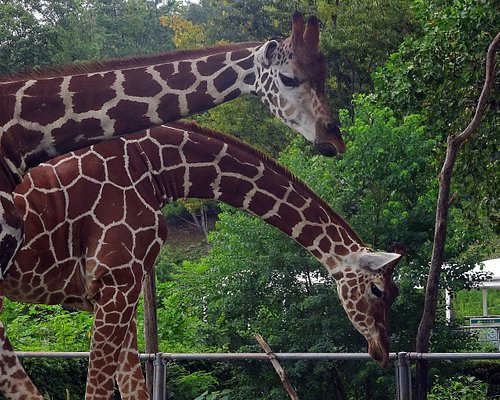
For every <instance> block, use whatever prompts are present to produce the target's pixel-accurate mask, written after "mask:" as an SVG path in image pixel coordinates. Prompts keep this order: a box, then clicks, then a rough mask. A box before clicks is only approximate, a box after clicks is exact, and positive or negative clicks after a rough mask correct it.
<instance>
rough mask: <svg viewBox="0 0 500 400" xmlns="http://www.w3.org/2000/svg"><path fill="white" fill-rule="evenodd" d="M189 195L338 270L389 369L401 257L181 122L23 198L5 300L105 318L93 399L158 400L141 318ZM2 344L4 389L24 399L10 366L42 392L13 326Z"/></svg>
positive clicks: (285, 180) (2, 291)
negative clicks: (151, 391)
mask: <svg viewBox="0 0 500 400" xmlns="http://www.w3.org/2000/svg"><path fill="white" fill-rule="evenodd" d="M178 198H201V199H214V200H218V201H221V202H224V203H227V204H229V205H232V206H234V207H237V208H239V209H242V210H244V211H246V212H249V213H251V214H253V215H256V216H257V217H259V218H261V219H262V220H263V221H265V222H266V223H269V224H271V225H273V226H275V227H276V228H278V229H279V230H281V231H282V232H284V233H285V234H286V235H289V236H290V237H292V238H293V239H295V240H296V241H297V242H298V243H299V244H300V245H302V246H303V247H304V248H306V249H307V250H308V251H309V252H310V253H311V254H312V255H313V256H314V257H316V258H317V259H318V260H319V261H320V263H321V264H322V265H323V266H324V267H326V269H327V270H328V271H329V273H330V275H331V276H332V277H333V278H334V280H335V281H336V283H337V292H338V296H339V298H340V301H341V303H342V305H343V307H344V309H345V311H346V313H347V315H348V317H349V319H350V320H351V321H352V323H353V325H354V327H355V328H356V329H357V330H358V331H359V332H360V333H361V334H362V335H363V336H364V337H365V338H366V340H367V342H368V350H369V353H370V354H371V355H372V357H373V358H374V359H375V360H376V361H377V362H378V363H379V364H380V365H381V366H384V367H385V366H386V365H387V363H388V351H389V350H388V349H389V341H388V332H387V329H388V311H389V308H390V306H391V304H392V303H393V301H394V299H395V297H396V296H397V294H398V289H397V287H396V285H395V284H394V282H393V280H392V271H393V268H394V266H395V264H396V262H397V260H398V258H399V257H400V255H399V254H395V253H384V252H374V251H372V250H371V249H370V248H368V247H366V246H365V245H364V244H363V242H362V240H361V239H360V237H359V236H358V235H357V234H356V232H355V231H354V230H353V229H352V228H351V227H350V226H349V225H348V224H347V222H346V221H345V220H344V219H342V218H341V217H340V216H339V215H338V214H337V213H335V212H334V211H333V210H332V209H331V207H330V206H328V204H327V203H326V202H324V201H323V200H322V199H321V198H319V197H318V196H317V195H316V194H314V192H313V191H311V190H310V189H309V188H308V187H307V186H306V185H305V184H304V183H302V182H301V181H299V180H298V179H297V178H295V177H294V176H293V175H292V174H291V173H290V172H289V171H288V170H286V169H285V168H283V167H282V166H280V165H279V164H278V163H277V162H275V161H273V160H272V159H270V158H268V157H266V156H265V155H263V154H262V153H260V152H259V151H257V150H254V149H253V148H251V147H250V146H248V145H246V144H244V143H243V142H241V141H239V140H238V139H235V138H233V137H228V136H227V135H223V134H220V133H217V132H214V131H211V130H207V129H203V128H200V127H198V126H196V125H194V124H187V123H184V122H178V123H175V124H171V125H170V126H160V127H156V128H151V129H150V130H146V131H142V132H139V133H136V134H133V135H129V136H126V137H121V138H116V139H114V140H112V141H109V142H105V143H99V144H96V145H94V146H92V147H90V148H88V149H81V150H78V151H75V152H72V153H69V154H67V155H63V156H60V157H57V158H55V159H53V160H50V162H49V163H44V164H41V165H40V166H38V167H36V168H33V169H32V170H31V171H30V172H29V173H28V174H26V176H25V178H24V180H23V181H22V182H21V184H20V185H18V186H17V188H16V191H15V193H14V200H15V204H16V206H17V207H18V209H19V211H20V213H21V215H22V216H23V219H24V221H25V222H26V233H25V241H24V244H23V246H22V248H21V249H20V251H19V252H18V253H17V255H16V257H15V261H14V264H13V267H12V268H11V271H10V272H9V274H8V275H6V277H5V278H4V279H3V281H1V282H0V298H1V299H3V297H7V298H9V299H12V300H14V301H22V302H29V303H44V304H67V305H70V306H72V307H76V308H79V309H82V310H87V311H90V312H93V313H94V314H95V319H94V327H93V336H92V345H91V355H90V361H89V371H88V381H87V389H86V398H87V399H109V398H110V396H111V394H112V391H113V387H114V380H113V376H114V377H115V378H116V380H117V382H118V385H119V387H120V390H121V393H122V397H123V398H126V399H137V398H141V399H142V398H147V393H146V390H145V388H144V384H143V378H142V375H141V371H140V367H139V360H138V355H137V341H136V329H135V328H136V320H135V318H136V316H135V311H136V306H137V302H138V298H139V294H140V291H141V286H142V280H143V278H144V276H145V274H146V273H147V272H148V271H150V270H151V268H153V264H154V261H155V258H156V256H157V254H158V252H159V250H160V246H161V244H162V242H163V241H164V239H165V238H166V233H167V230H166V226H165V222H164V219H163V217H162V214H161V211H160V209H161V207H162V206H164V205H165V204H167V203H169V202H171V201H174V200H176V199H178ZM0 340H3V342H2V341H0V343H2V345H1V346H0V350H1V353H0V361H2V360H3V362H2V363H1V364H0V373H1V375H0V389H3V390H4V391H6V392H8V391H10V392H11V395H12V390H13V389H12V387H11V386H12V384H13V379H11V378H9V379H7V380H6V379H5V376H6V374H7V373H9V372H8V370H10V371H11V373H10V376H11V377H13V376H17V377H19V382H17V381H16V382H15V383H16V387H17V388H21V387H23V388H26V389H25V390H26V391H28V390H36V389H34V386H32V384H31V383H30V381H29V378H27V377H26V374H25V373H24V372H23V370H22V369H21V367H20V364H19V363H18V361H17V359H16V358H15V355H14V353H13V350H12V347H11V346H10V344H9V342H8V339H7V337H6V335H5V332H4V329H3V327H2V326H0ZM12 371H14V372H15V373H13V372H12ZM2 377H3V380H2ZM21 380H22V381H21ZM131 382H132V383H131ZM9 385H10V386H9ZM33 393H35V394H32V397H33V398H37V397H36V396H38V394H36V393H37V392H33ZM12 398H19V396H18V397H16V396H15V395H14V396H13V397H12Z"/></svg>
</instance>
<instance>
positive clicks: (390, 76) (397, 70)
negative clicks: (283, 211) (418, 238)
mask: <svg viewBox="0 0 500 400" xmlns="http://www.w3.org/2000/svg"><path fill="white" fill-rule="evenodd" d="M413 10H414V13H415V16H416V18H417V21H418V22H419V24H420V26H421V31H419V32H418V33H417V34H415V35H413V36H410V37H408V38H407V40H406V41H405V42H404V43H403V44H402V45H401V46H400V47H399V49H398V51H397V52H396V53H395V54H393V55H392V56H391V57H390V59H389V61H388V62H387V63H386V64H385V66H384V67H382V68H380V69H379V70H378V71H377V73H376V75H375V93H376V95H377V96H378V98H379V99H380V100H381V101H382V102H383V103H384V104H387V105H389V106H391V108H393V109H394V110H397V111H398V113H399V114H400V115H406V114H408V113H419V114H422V115H423V116H425V117H426V120H427V121H428V126H429V130H430V131H432V132H434V136H435V140H437V141H438V142H439V143H440V148H441V149H440V151H439V152H438V153H436V158H437V159H438V160H442V158H443V154H444V146H445V143H446V140H445V138H446V136H447V135H448V134H449V132H458V131H460V130H461V129H462V127H463V126H466V125H467V124H468V122H469V121H470V120H471V118H472V113H473V110H474V105H475V102H476V99H477V98H478V97H479V93H480V91H481V87H482V82H483V76H482V71H483V65H484V60H485V53H486V49H487V47H488V44H489V43H490V41H491V40H492V38H493V37H494V36H495V35H496V33H497V29H498V26H500V5H499V4H498V2H496V1H493V0H480V1H471V0H467V1H460V2H442V1H437V0H436V1H430V2H423V1H422V2H421V1H418V2H416V3H415V6H414V7H413ZM499 88H500V77H496V78H495V80H494V83H493V90H492V95H491V97H490V100H489V107H491V108H492V109H493V110H497V109H498V104H500V90H499ZM499 125H500V114H499V113H498V112H491V113H488V114H487V115H485V117H484V118H483V121H482V123H481V126H480V127H479V129H478V131H477V133H476V135H477V140H474V141H470V142H468V143H467V144H466V145H465V148H464V152H463V154H462V156H461V157H460V159H459V160H458V163H457V166H456V170H455V171H456V176H455V183H454V184H453V186H452V189H451V190H452V193H456V195H454V196H453V199H454V201H453V207H452V208H451V209H450V224H451V226H450V229H449V232H450V234H453V236H452V237H450V238H449V242H448V243H449V244H452V243H453V244H455V245H456V246H455V247H454V248H450V247H449V246H448V247H447V248H446V254H445V258H446V259H447V260H448V261H450V262H451V261H458V260H460V261H462V262H464V261H465V262H468V263H474V262H477V261H479V260H481V258H477V257H478V256H481V257H483V258H482V259H484V258H486V257H488V256H489V255H492V253H494V251H495V246H494V243H496V242H497V240H498V239H497V238H498V235H499V233H500V231H499V226H500V223H499V221H500V220H499V218H500V217H499V215H500V211H499V208H498V193H499V192H500V174H499V173H498V171H499V166H500V160H499V159H498V157H497V154H498V135H497V132H498V126H499ZM437 173H438V171H437V170H436V174H437ZM458 188H460V189H458ZM455 221H456V224H455ZM455 238H456V239H455ZM450 250H453V251H450ZM471 256H476V257H475V258H474V257H471Z"/></svg>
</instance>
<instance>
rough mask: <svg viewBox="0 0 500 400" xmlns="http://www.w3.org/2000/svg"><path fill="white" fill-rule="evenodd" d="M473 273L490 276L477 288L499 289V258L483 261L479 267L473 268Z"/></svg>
mask: <svg viewBox="0 0 500 400" xmlns="http://www.w3.org/2000/svg"><path fill="white" fill-rule="evenodd" d="M473 271H474V272H480V271H483V272H487V273H488V274H489V275H491V277H490V278H488V279H487V280H485V281H484V282H480V283H479V284H478V287H479V288H484V289H488V288H496V289H500V258H495V259H492V260H486V261H483V262H482V263H481V264H480V265H476V266H475V267H474V268H473Z"/></svg>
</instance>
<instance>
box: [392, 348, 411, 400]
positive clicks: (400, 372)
mask: <svg viewBox="0 0 500 400" xmlns="http://www.w3.org/2000/svg"><path fill="white" fill-rule="evenodd" d="M396 390H397V400H412V396H411V369H410V360H409V359H408V353H406V352H400V353H398V355H397V359H396Z"/></svg>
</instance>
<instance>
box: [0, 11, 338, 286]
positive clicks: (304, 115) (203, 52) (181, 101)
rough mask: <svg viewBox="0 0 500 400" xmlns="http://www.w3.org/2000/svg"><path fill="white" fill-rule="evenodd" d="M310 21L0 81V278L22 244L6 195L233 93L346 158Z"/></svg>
mask: <svg viewBox="0 0 500 400" xmlns="http://www.w3.org/2000/svg"><path fill="white" fill-rule="evenodd" d="M318 41H319V23H318V20H317V19H316V18H315V17H311V18H310V19H309V21H308V23H307V26H306V25H305V24H304V21H303V18H302V16H301V15H300V14H294V17H293V24H292V34H291V36H290V37H288V38H287V39H285V40H282V41H278V40H270V41H267V42H265V43H238V44H232V45H227V46H218V47H211V48H206V49H198V50H189V51H177V52H172V53H166V54H161V55H157V56H150V57H139V58H132V59H121V60H112V61H104V62H97V63H90V64H84V65H81V66H73V67H66V68H59V69H53V70H46V71H41V72H33V73H31V74H28V75H25V76H18V77H7V78H4V79H3V80H1V81H0V105H1V107H0V166H1V168H0V279H1V276H2V273H3V274H5V273H6V272H7V269H8V267H9V265H10V264H9V261H10V260H11V258H12V256H13V254H14V253H15V252H16V250H17V248H18V246H19V244H20V241H21V237H22V231H23V221H22V219H21V218H20V217H19V215H18V214H17V212H16V208H15V207H14V205H13V203H12V191H13V190H14V187H15V185H16V184H17V183H19V181H20V179H21V177H22V176H23V175H24V174H25V172H26V170H27V169H28V168H31V167H33V166H35V165H38V164H39V163H41V162H44V161H46V160H48V159H50V158H52V157H55V156H57V155H60V154H64V153H67V152H69V151H73V150H76V149H79V148H84V147H87V146H89V145H90V144H93V143H97V142H100V141H104V140H107V139H110V138H111V137H113V136H123V135H126V134H130V133H133V132H137V131H139V130H141V129H146V128H150V127H152V126H157V125H160V124H163V123H166V122H169V121H175V120H178V119H179V118H181V117H186V116H188V115H192V114H194V113H197V112H200V111H204V110H207V109H209V108H212V107H215V106H216V105H218V104H220V103H223V102H225V101H228V100H231V99H234V98H236V97H238V96H240V95H245V94H253V95H256V96H257V97H259V98H260V99H261V100H262V101H263V102H264V103H265V104H267V106H268V107H269V109H270V110H271V111H272V112H273V114H274V115H276V116H277V117H278V118H279V119H281V120H282V121H284V122H285V123H286V124H287V125H288V126H290V127H292V128H294V129H295V130H297V131H298V132H300V133H301V134H302V135H304V136H305V137H306V138H307V139H308V140H309V141H311V142H313V143H314V144H315V146H316V147H317V148H318V150H319V151H320V153H322V154H324V155H335V154H336V153H338V152H343V151H344V150H345V146H344V143H343V141H342V138H341V136H340V132H339V129H338V127H337V125H336V124H335V123H334V121H333V120H332V117H331V115H330V110H329V107H328V104H327V101H326V97H325V95H324V85H325V70H326V66H325V59H324V56H323V55H322V54H321V53H320V52H319V50H318Z"/></svg>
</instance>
